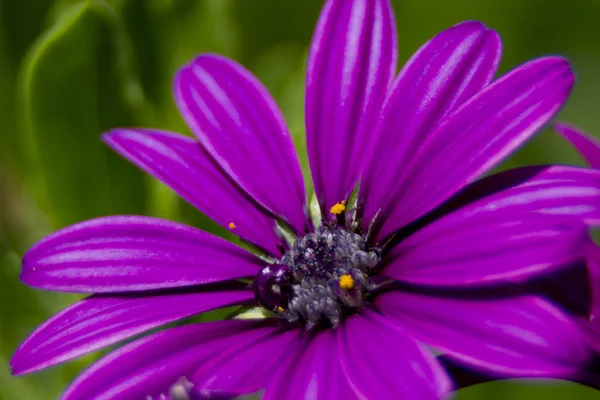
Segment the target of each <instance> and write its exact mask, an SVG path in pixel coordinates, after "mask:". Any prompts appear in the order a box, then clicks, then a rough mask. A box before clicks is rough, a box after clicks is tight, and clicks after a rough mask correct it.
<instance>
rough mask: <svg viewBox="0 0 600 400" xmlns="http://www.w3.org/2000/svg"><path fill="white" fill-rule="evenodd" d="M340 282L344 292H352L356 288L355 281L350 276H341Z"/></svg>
mask: <svg viewBox="0 0 600 400" xmlns="http://www.w3.org/2000/svg"><path fill="white" fill-rule="evenodd" d="M339 282H340V287H341V288H342V289H344V290H350V289H353V288H354V279H353V278H352V276H351V275H349V274H344V275H342V276H340V279H339Z"/></svg>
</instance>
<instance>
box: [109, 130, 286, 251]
mask: <svg viewBox="0 0 600 400" xmlns="http://www.w3.org/2000/svg"><path fill="white" fill-rule="evenodd" d="M103 139H104V141H105V142H106V143H107V144H108V145H109V146H110V147H112V148H113V150H115V151H116V152H117V153H119V154H121V155H122V156H123V157H125V158H126V159H128V160H129V161H131V162H132V163H134V164H135V165H137V166H138V167H140V168H141V169H143V170H144V171H146V172H148V173H149V174H150V175H152V176H154V177H156V178H158V179H160V180H161V181H162V182H164V183H165V184H166V185H167V186H169V187H171V188H172V189H173V190H175V191H176V192H177V193H178V194H179V195H180V196H181V197H183V198H184V199H185V200H187V201H188V202H189V203H190V204H192V205H193V206H195V207H196V208H198V209H199V210H200V211H202V212H203V213H205V214H206V215H207V216H208V217H210V218H211V219H213V220H214V221H215V222H217V223H218V224H220V225H221V226H223V227H225V228H227V229H229V230H230V231H232V232H233V233H235V234H236V235H238V236H240V237H241V238H242V239H245V240H247V241H248V242H250V243H252V244H254V245H256V246H258V247H260V248H262V249H264V250H265V251H267V252H269V253H270V254H272V255H279V254H280V251H279V249H278V246H281V243H282V241H281V239H280V238H279V237H277V235H276V234H275V226H276V225H275V224H276V223H275V220H274V219H273V217H272V215H271V214H270V213H268V212H267V211H266V210H264V209H263V208H262V207H261V206H259V205H258V204H257V203H256V202H255V201H254V200H253V199H252V198H251V196H249V195H248V194H247V193H246V192H245V191H244V190H242V189H240V188H239V187H238V186H237V185H236V184H235V182H233V181H232V180H231V178H229V176H227V174H225V173H224V172H223V171H222V170H221V168H220V167H219V166H218V165H217V163H216V162H215V161H214V160H213V159H212V158H211V157H210V155H209V154H208V153H207V152H206V151H205V150H204V149H203V148H202V146H201V145H200V144H199V143H198V142H197V141H196V140H194V139H192V138H189V137H186V136H183V135H178V134H174V133H169V132H162V131H157V130H150V129H115V130H113V131H111V132H109V133H108V134H105V135H104V136H103Z"/></svg>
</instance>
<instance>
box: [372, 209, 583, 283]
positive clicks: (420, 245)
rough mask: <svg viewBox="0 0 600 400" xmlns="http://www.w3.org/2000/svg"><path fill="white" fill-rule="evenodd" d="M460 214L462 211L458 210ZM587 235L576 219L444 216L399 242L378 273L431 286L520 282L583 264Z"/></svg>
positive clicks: (456, 213) (483, 215)
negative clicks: (574, 264)
mask: <svg viewBox="0 0 600 400" xmlns="http://www.w3.org/2000/svg"><path fill="white" fill-rule="evenodd" d="M463 211H464V212H463ZM587 238H588V233H587V229H586V226H585V225H583V224H582V223H579V221H577V220H570V219H569V220H566V219H565V218H563V217H554V218H553V217H550V216H538V215H535V214H528V215H524V216H517V217H514V216H513V215H511V214H510V213H506V214H505V213H502V212H488V213H479V214H475V215H469V213H468V211H466V210H465V209H460V210H459V211H457V212H455V213H452V214H449V215H447V216H446V217H444V218H441V219H439V220H437V221H435V222H433V223H432V224H430V225H428V226H426V227H424V228H422V229H420V230H419V231H417V232H416V233H414V234H413V235H411V236H409V237H408V238H406V239H404V240H403V241H401V242H400V244H398V245H397V246H396V247H394V248H393V249H392V250H391V251H390V253H389V254H388V255H387V256H386V257H385V258H384V263H385V264H384V266H383V271H382V274H384V275H386V276H388V277H391V278H394V279H396V280H399V281H403V282H410V283H414V284H424V285H434V286H455V285H459V286H464V285H481V284H484V283H491V282H502V281H504V280H507V279H510V280H511V281H521V282H524V281H525V280H527V279H528V278H531V277H533V276H536V275H537V274H539V273H543V272H546V271H551V270H552V269H558V268H561V267H565V266H567V265H569V264H571V263H575V262H577V261H579V260H583V258H584V254H583V244H584V243H586V241H587Z"/></svg>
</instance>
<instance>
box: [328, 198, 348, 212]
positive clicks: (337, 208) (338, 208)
mask: <svg viewBox="0 0 600 400" xmlns="http://www.w3.org/2000/svg"><path fill="white" fill-rule="evenodd" d="M344 211H346V202H345V201H344V200H342V201H341V202H340V203H335V204H334V205H333V206H332V207H331V208H330V209H329V212H330V213H332V214H333V215H340V214H341V213H343V212H344Z"/></svg>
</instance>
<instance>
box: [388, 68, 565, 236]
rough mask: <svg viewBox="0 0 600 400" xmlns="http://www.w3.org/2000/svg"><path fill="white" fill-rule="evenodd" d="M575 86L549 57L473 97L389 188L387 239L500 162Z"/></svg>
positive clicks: (515, 72) (433, 135) (552, 111)
mask: <svg viewBox="0 0 600 400" xmlns="http://www.w3.org/2000/svg"><path fill="white" fill-rule="evenodd" d="M572 85H573V74H572V72H571V69H570V67H569V64H568V63H567V62H566V61H565V60H564V59H562V58H558V57H546V58H540V59H538V60H535V61H531V62H528V63H526V64H524V65H522V66H520V67H518V68H516V69H514V70H513V71H511V72H509V73H508V74H506V75H504V76H503V77H501V78H500V79H498V80H497V81H495V82H494V83H492V84H490V85H489V86H487V87H486V88H484V89H483V90H482V91H480V92H479V93H477V94H476V95H475V96H473V97H471V99H469V100H468V101H467V102H466V103H464V104H463V105H462V106H461V107H459V108H458V109H457V110H455V111H454V112H452V113H451V114H450V115H449V116H448V117H447V118H446V119H445V120H444V122H443V123H441V124H440V125H439V127H438V128H437V129H436V130H435V132H432V133H430V136H429V138H428V140H427V141H426V142H425V143H424V144H423V145H422V146H421V147H420V149H419V150H418V151H417V153H416V154H415V155H414V156H413V157H412V158H411V162H410V164H409V165H406V166H405V168H404V172H403V177H402V179H399V180H398V181H397V184H396V185H395V186H394V187H393V188H390V187H389V186H388V185H382V186H381V190H385V191H386V192H389V193H388V195H390V196H391V197H392V198H393V200H391V201H392V202H393V209H391V208H390V209H389V211H388V210H386V214H385V215H382V217H383V218H382V224H383V225H382V227H381V230H380V232H379V238H384V237H387V236H389V235H390V234H392V233H393V232H395V231H396V230H398V229H399V228H401V227H402V226H404V225H406V224H407V223H409V222H411V221H414V220H415V219H417V218H418V217H420V216H422V215H424V214H425V213H427V212H429V211H431V210H432V209H433V208H434V207H436V206H438V205H440V204H441V203H443V202H444V201H445V200H447V199H448V198H449V197H450V196H452V195H453V194H455V193H456V192H457V191H459V190H460V189H461V188H462V187H463V186H465V185H466V184H468V183H470V182H471V181H473V180H474V179H475V178H477V177H478V176H480V175H481V174H483V173H485V172H486V171H488V170H489V169H491V168H492V167H494V166H495V165H496V164H497V163H499V162H500V161H502V160H503V159H504V158H505V157H506V156H508V155H509V154H510V153H511V152H512V151H513V150H515V149H516V148H518V147H519V146H520V145H521V144H522V143H523V142H524V141H525V140H527V139H529V138H530V137H531V136H532V135H533V134H534V133H535V132H537V131H538V130H539V129H540V128H541V127H542V126H543V125H544V124H545V123H546V122H548V121H549V120H550V119H551V118H552V117H553V116H554V114H555V113H556V112H557V111H558V110H559V109H560V107H561V106H562V105H563V103H564V102H565V100H566V98H567V96H568V94H569V92H570V90H571V87H572Z"/></svg>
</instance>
